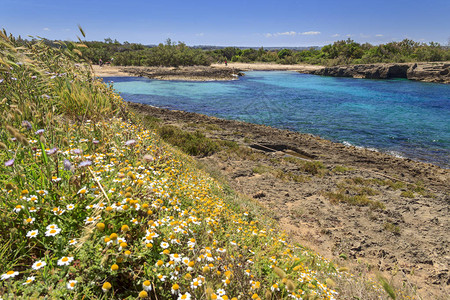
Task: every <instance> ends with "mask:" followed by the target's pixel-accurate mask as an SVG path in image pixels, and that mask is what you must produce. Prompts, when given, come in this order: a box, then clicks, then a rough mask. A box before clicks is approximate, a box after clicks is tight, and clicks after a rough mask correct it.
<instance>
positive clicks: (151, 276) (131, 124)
mask: <svg viewBox="0 0 450 300" xmlns="http://www.w3.org/2000/svg"><path fill="white" fill-rule="evenodd" d="M83 47H85V46H84V44H83V43H82V42H81V41H80V42H77V43H61V44H60V45H59V47H49V46H47V45H45V43H44V42H43V41H41V42H38V43H34V44H33V45H30V47H17V46H16V45H15V40H14V38H13V37H12V36H8V35H7V34H6V32H4V31H3V32H1V33H0V110H1V112H2V113H1V115H0V120H1V126H0V188H1V191H0V232H1V235H0V274H1V280H0V297H1V298H3V299H17V298H39V297H49V298H52V299H53V298H61V299H119V298H120V299H124V298H126V299H136V298H138V297H139V298H150V299H291V298H292V299H336V298H338V295H339V294H338V292H337V291H336V290H338V289H335V287H336V284H335V279H336V278H340V277H343V276H344V277H345V276H348V275H347V273H346V272H344V271H345V269H337V268H336V267H335V266H334V264H332V263H331V262H329V261H327V260H326V259H324V258H322V257H320V256H319V255H317V254H314V253H312V252H311V251H309V250H307V249H305V248H303V247H301V246H300V245H293V244H291V243H290V242H289V239H288V237H287V236H286V235H284V234H283V233H282V232H280V231H279V230H278V229H276V228H277V227H276V226H273V221H271V220H268V219H266V217H263V216H261V215H258V214H257V213H256V212H253V211H251V210H248V208H247V207H245V206H242V205H240V204H239V201H235V197H236V196H235V195H234V194H233V193H231V192H230V191H228V189H227V188H225V187H224V186H223V185H222V184H220V183H219V182H217V181H216V180H214V179H213V178H211V177H210V176H208V174H206V173H204V172H203V171H200V170H198V169H196V168H195V166H194V164H193V163H192V159H191V158H189V157H188V156H186V155H185V154H183V153H181V152H180V151H178V150H176V149H174V148H172V147H170V146H168V145H167V144H165V143H164V142H162V141H161V140H160V138H159V137H158V136H157V134H156V133H155V132H153V131H150V130H148V129H146V128H144V127H143V126H142V125H141V123H140V122H139V119H138V118H137V117H136V116H134V115H133V114H132V113H131V112H129V111H128V110H127V108H126V104H125V103H124V102H123V100H122V99H121V97H120V96H119V95H117V94H116V93H115V92H114V90H113V89H112V88H111V87H109V86H107V85H105V84H104V83H102V82H101V80H99V79H96V78H95V77H93V75H92V72H91V70H90V66H89V64H87V63H85V62H83V57H82V54H81V51H80V49H81V48H83Z"/></svg>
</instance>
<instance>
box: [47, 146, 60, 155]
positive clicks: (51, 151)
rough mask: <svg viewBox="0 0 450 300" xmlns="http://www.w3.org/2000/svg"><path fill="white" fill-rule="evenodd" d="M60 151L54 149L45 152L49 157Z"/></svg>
mask: <svg viewBox="0 0 450 300" xmlns="http://www.w3.org/2000/svg"><path fill="white" fill-rule="evenodd" d="M57 151H58V148H53V149H50V150H47V151H45V153H47V155H53V154H55V153H56V152H57Z"/></svg>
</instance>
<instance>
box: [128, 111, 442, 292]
mask: <svg viewBox="0 0 450 300" xmlns="http://www.w3.org/2000/svg"><path fill="white" fill-rule="evenodd" d="M128 105H129V106H130V107H131V108H132V109H133V110H135V111H136V112H138V113H139V114H142V115H143V116H144V119H145V117H146V116H149V117H150V119H151V120H152V122H157V123H158V124H159V125H158V126H167V125H171V126H176V127H179V128H181V129H182V130H184V131H188V132H196V131H200V132H201V133H202V134H204V135H206V136H207V137H208V138H211V139H218V140H222V141H231V142H235V143H237V144H238V145H239V149H235V150H232V151H227V150H226V149H225V150H222V151H220V152H218V153H214V154H213V155H210V156H207V157H198V158H197V160H198V161H199V162H200V163H201V164H203V165H204V166H205V168H206V169H207V170H211V171H212V173H214V174H220V176H222V177H223V178H226V181H227V183H228V184H229V185H230V186H231V187H232V188H233V189H234V190H236V191H238V192H239V193H242V194H244V195H247V196H248V197H250V198H253V199H254V200H255V201H256V202H257V203H258V205H260V206H262V207H265V208H266V209H267V211H268V212H269V213H270V216H271V217H272V218H274V219H276V220H277V221H278V222H279V224H280V226H281V228H283V230H285V231H286V232H287V233H288V235H289V237H290V238H292V239H293V240H294V241H296V242H299V243H301V244H302V245H306V246H307V247H310V248H312V249H314V250H315V251H317V252H319V253H320V254H322V255H324V256H325V257H327V258H329V259H333V260H338V261H339V264H341V265H342V264H343V265H347V264H348V265H349V266H350V267H351V268H352V266H355V265H359V266H360V265H361V264H362V265H367V266H370V269H371V270H375V272H377V270H379V271H381V272H383V273H384V274H385V275H386V276H392V274H394V272H395V273H396V274H397V276H396V278H397V279H395V280H398V283H399V284H400V285H401V284H405V283H408V284H410V285H413V286H417V289H418V292H419V294H420V295H421V297H422V299H447V298H446V295H448V294H449V293H450V285H449V284H450V276H449V272H448V271H449V269H450V265H449V264H450V248H449V245H450V240H449V235H448V232H449V231H450V214H449V207H450V206H449V205H450V202H449V198H448V195H449V194H450V187H449V186H448V182H449V181H450V170H448V169H442V168H439V167H437V166H435V165H432V164H427V163H422V162H417V161H413V160H410V159H402V158H397V157H394V156H391V155H387V154H384V153H380V152H374V151H370V150H367V149H360V148H356V147H353V146H345V145H343V144H339V143H334V142H331V141H328V140H324V139H321V138H319V137H316V136H313V135H310V134H302V133H298V132H292V131H288V130H280V129H275V128H271V127H268V126H264V125H257V124H251V123H245V122H240V121H233V120H224V119H219V118H215V117H209V116H205V115H201V114H196V113H189V112H184V111H174V110H168V109H162V108H157V107H153V106H149V105H143V104H137V103H128ZM305 165H307V166H313V165H316V166H322V165H323V167H320V170H318V171H317V173H316V172H314V171H315V169H314V168H313V169H312V170H309V171H308V170H307V169H305ZM357 194H360V195H362V196H360V197H362V199H365V201H368V202H369V203H372V204H374V203H378V204H379V207H378V206H377V207H371V206H370V205H367V204H362V203H360V204H352V203H351V202H347V201H344V200H336V199H335V200H333V199H332V198H330V195H331V196H332V195H338V196H339V197H343V198H342V199H356V198H351V197H355V195H357ZM363 195H365V196H363Z"/></svg>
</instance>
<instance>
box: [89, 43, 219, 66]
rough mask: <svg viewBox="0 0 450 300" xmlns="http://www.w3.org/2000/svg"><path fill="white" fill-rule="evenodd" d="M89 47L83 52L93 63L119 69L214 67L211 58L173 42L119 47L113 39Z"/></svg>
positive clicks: (120, 45)
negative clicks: (106, 64)
mask: <svg viewBox="0 0 450 300" xmlns="http://www.w3.org/2000/svg"><path fill="white" fill-rule="evenodd" d="M85 44H86V45H87V46H88V47H87V48H84V49H82V53H83V55H84V57H85V58H86V59H88V60H90V61H91V62H93V63H97V62H98V61H99V60H100V59H102V60H103V61H104V62H111V64H112V65H118V66H172V67H178V66H193V65H205V66H208V65H210V64H211V58H210V57H208V56H207V55H206V54H205V52H203V51H202V50H200V49H193V48H190V47H188V46H186V44H184V43H182V42H179V43H178V44H177V43H173V42H172V41H171V40H170V39H168V40H167V41H166V43H165V44H162V43H161V44H159V45H158V46H156V47H148V46H144V45H141V44H134V43H132V44H130V43H127V42H125V43H124V44H120V43H118V42H117V41H115V42H112V41H111V40H110V39H109V40H105V42H86V43H85Z"/></svg>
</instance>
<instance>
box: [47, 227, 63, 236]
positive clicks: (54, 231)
mask: <svg viewBox="0 0 450 300" xmlns="http://www.w3.org/2000/svg"><path fill="white" fill-rule="evenodd" d="M60 232H61V228H55V229H49V230H47V231H46V232H45V236H55V235H57V234H58V233H60Z"/></svg>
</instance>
